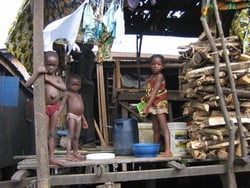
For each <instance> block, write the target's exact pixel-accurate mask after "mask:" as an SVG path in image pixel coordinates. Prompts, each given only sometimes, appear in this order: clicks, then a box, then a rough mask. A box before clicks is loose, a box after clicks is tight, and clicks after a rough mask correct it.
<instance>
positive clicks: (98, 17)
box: [95, 0, 104, 42]
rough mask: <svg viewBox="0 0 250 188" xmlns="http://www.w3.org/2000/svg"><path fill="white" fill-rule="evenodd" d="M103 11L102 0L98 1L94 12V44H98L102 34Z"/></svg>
mask: <svg viewBox="0 0 250 188" xmlns="http://www.w3.org/2000/svg"><path fill="white" fill-rule="evenodd" d="M103 10H104V0H100V1H99V3H98V6H97V8H96V10H95V21H96V26H95V42H98V40H99V38H100V37H101V34H102V29H103V28H102V23H103Z"/></svg>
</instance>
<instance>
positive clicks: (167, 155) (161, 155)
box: [159, 152, 173, 157]
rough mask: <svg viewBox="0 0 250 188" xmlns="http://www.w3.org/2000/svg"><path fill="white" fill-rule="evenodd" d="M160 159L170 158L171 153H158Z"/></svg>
mask: <svg viewBox="0 0 250 188" xmlns="http://www.w3.org/2000/svg"><path fill="white" fill-rule="evenodd" d="M159 156H160V157H172V156H173V155H172V153H171V152H164V153H160V155H159Z"/></svg>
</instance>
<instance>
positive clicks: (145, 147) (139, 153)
mask: <svg viewBox="0 0 250 188" xmlns="http://www.w3.org/2000/svg"><path fill="white" fill-rule="evenodd" d="M132 149H133V152H134V155H135V157H156V156H157V154H158V152H159V149H160V144H157V143H137V144H133V145H132Z"/></svg>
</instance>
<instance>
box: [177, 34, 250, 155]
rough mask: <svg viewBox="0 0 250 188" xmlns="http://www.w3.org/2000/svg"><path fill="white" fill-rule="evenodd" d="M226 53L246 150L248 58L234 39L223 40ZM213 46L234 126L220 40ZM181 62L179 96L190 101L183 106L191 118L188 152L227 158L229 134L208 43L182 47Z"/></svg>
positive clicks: (249, 116)
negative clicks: (238, 105)
mask: <svg viewBox="0 0 250 188" xmlns="http://www.w3.org/2000/svg"><path fill="white" fill-rule="evenodd" d="M225 40H226V45H227V50H228V53H229V59H230V65H231V69H232V72H233V78H234V80H235V83H236V92H237V96H238V100H239V103H240V111H241V121H242V124H243V130H244V135H245V140H246V141H245V142H246V147H247V144H248V140H250V69H249V67H250V56H247V55H244V54H242V53H241V44H240V42H239V40H238V38H237V37H234V36H233V37H227V38H225ZM215 44H216V47H217V49H218V52H216V53H218V54H219V57H220V73H219V82H220V85H221V87H222V90H223V95H224V99H225V102H226V108H227V110H228V114H229V117H230V119H231V120H232V122H233V123H234V124H235V125H236V127H237V118H236V112H235V105H234V101H233V97H232V92H231V86H230V83H229V79H228V72H227V67H226V64H225V61H224V58H223V50H222V45H221V41H220V39H219V38H217V39H215ZM181 49H182V50H181V51H180V54H181V57H182V58H183V60H184V64H183V68H182V72H181V75H180V83H181V87H180V88H181V89H180V94H181V95H182V96H183V97H186V98H188V99H190V100H189V101H188V102H186V103H185V104H184V108H183V114H184V115H187V114H189V115H191V116H192V123H191V125H189V126H188V128H187V129H188V136H189V140H188V142H187V151H188V153H190V154H191V155H192V156H193V158H195V159H201V160H202V159H206V158H216V159H226V158H227V156H228V146H229V131H228V128H227V126H226V124H225V121H224V117H223V114H222V112H221V108H220V101H219V96H218V95H217V92H216V87H215V78H214V68H215V66H214V60H213V53H214V52H212V51H211V48H210V45H209V42H208V41H198V42H196V43H192V44H189V45H188V46H185V47H182V48H181ZM241 154H242V151H241V147H240V140H239V134H238V131H236V136H235V155H236V156H241Z"/></svg>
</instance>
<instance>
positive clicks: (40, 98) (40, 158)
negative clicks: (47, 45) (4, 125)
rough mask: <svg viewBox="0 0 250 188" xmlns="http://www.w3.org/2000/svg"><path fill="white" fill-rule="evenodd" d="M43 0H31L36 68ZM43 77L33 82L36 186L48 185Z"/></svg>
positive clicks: (40, 52)
mask: <svg viewBox="0 0 250 188" xmlns="http://www.w3.org/2000/svg"><path fill="white" fill-rule="evenodd" d="M43 3H44V2H43V0H41V1H33V10H34V12H33V68H34V69H36V68H37V67H38V66H39V65H40V64H41V62H43V61H44V59H43V37H42V31H43V17H44V16H43V10H44V4H43ZM44 90H45V87H44V77H43V76H39V77H38V79H37V80H36V81H35V83H34V114H35V134H36V157H37V187H38V188H47V187H50V185H49V167H48V145H47V123H46V122H47V119H46V114H45V92H44Z"/></svg>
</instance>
